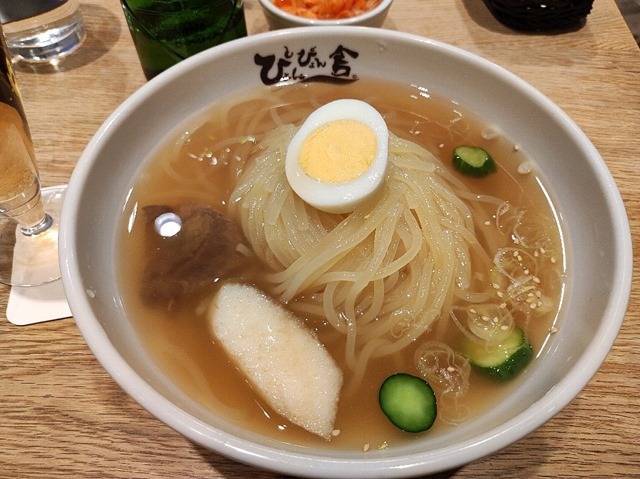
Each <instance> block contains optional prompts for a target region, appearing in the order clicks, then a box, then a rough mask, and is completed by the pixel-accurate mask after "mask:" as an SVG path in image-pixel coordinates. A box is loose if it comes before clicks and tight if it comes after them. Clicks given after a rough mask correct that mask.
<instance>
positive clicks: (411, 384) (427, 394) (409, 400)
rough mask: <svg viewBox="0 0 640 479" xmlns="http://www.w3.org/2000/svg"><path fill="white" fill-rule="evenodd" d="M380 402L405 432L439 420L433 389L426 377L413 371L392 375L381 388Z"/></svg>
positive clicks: (424, 428) (426, 427) (422, 429)
mask: <svg viewBox="0 0 640 479" xmlns="http://www.w3.org/2000/svg"><path fill="white" fill-rule="evenodd" d="M378 401H379V403H380V408H382V412H384V414H385V415H386V416H387V417H388V418H389V420H390V421H391V422H392V423H393V425H394V426H396V427H398V428H400V429H402V430H403V431H407V432H422V431H426V430H427V429H429V428H430V427H431V426H432V425H433V422H434V421H435V420H436V416H437V406H436V396H435V394H434V393H433V389H431V386H429V383H427V382H426V381H425V380H424V379H421V378H419V377H416V376H411V375H410V374H404V373H398V374H394V375H393V376H389V377H388V378H387V379H386V380H385V381H384V383H382V386H381V387H380V392H379V395H378Z"/></svg>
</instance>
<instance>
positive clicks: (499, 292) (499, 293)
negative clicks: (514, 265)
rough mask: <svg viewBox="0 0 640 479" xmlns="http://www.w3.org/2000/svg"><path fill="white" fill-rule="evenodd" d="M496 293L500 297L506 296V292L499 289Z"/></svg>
mask: <svg viewBox="0 0 640 479" xmlns="http://www.w3.org/2000/svg"><path fill="white" fill-rule="evenodd" d="M496 294H497V295H498V298H502V297H504V293H503V292H502V291H498V292H497V293H496Z"/></svg>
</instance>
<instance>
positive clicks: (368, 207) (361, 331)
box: [229, 125, 502, 377]
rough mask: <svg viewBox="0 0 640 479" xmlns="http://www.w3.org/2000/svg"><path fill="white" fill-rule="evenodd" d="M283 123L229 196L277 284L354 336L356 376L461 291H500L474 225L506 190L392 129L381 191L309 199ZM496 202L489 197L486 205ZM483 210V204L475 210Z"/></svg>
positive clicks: (283, 295)
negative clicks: (485, 185)
mask: <svg viewBox="0 0 640 479" xmlns="http://www.w3.org/2000/svg"><path fill="white" fill-rule="evenodd" d="M295 132H296V127H295V126H293V125H283V126H280V127H278V128H277V129H276V130H274V131H273V132H272V133H270V134H269V135H268V136H267V137H266V138H265V139H263V140H262V141H260V143H259V147H258V151H257V152H255V153H254V155H253V157H252V158H251V160H250V161H249V162H248V163H247V164H246V167H245V169H244V171H243V172H242V174H241V176H240V178H239V180H238V182H237V185H236V188H235V190H234V191H233V193H232V195H231V198H230V202H229V205H230V213H231V214H232V215H233V216H234V217H235V218H236V219H237V220H238V222H239V223H240V224H241V227H242V230H243V232H244V234H245V236H246V238H247V241H248V242H249V243H250V247H251V248H252V249H253V251H254V252H255V254H256V255H257V256H258V257H259V258H260V260H262V261H263V262H264V263H265V264H266V265H268V267H269V268H270V269H271V270H272V271H273V273H272V274H270V275H269V278H268V279H269V281H270V282H271V283H272V286H273V289H272V291H271V293H272V294H274V295H276V296H278V297H279V298H280V299H281V300H282V301H283V302H286V303H288V304H289V306H290V307H291V309H292V310H294V311H296V312H298V313H300V314H302V315H306V316H309V315H311V316H317V317H320V318H323V320H325V321H327V322H328V323H330V324H331V325H332V326H333V327H334V328H335V329H336V330H338V331H340V332H341V333H343V334H344V335H345V336H346V346H345V357H346V360H347V364H348V365H349V367H350V368H351V369H352V370H353V371H354V372H355V375H356V377H357V376H360V377H361V376H362V374H364V368H365V367H366V364H367V362H368V361H369V360H371V359H373V358H376V357H381V356H387V355H391V354H394V353H396V352H398V351H400V350H402V349H403V348H405V347H406V346H408V345H409V344H410V343H412V342H413V341H414V340H415V339H417V338H418V337H420V336H421V335H422V334H424V333H425V332H426V331H428V330H429V329H430V328H431V327H432V326H433V325H434V322H436V321H437V320H438V319H439V318H449V316H450V315H451V312H452V308H453V306H454V304H455V303H456V301H458V302H459V301H465V302H474V303H479V302H482V301H486V300H487V298H489V297H490V295H491V292H490V291H489V289H490V287H489V286H488V283H489V281H488V278H489V276H490V269H491V267H492V256H493V254H489V253H488V252H487V251H486V250H485V247H483V245H482V244H481V242H480V241H479V239H478V235H477V231H479V230H480V229H481V228H480V225H482V224H483V223H485V221H486V220H488V218H490V214H491V213H488V212H486V211H485V210H487V211H488V210H491V211H495V208H496V206H497V205H499V204H501V203H502V201H501V200H499V199H497V198H492V197H488V196H482V195H475V194H473V193H472V192H470V191H469V190H468V188H467V187H466V186H465V185H464V184H462V183H461V182H460V181H459V180H458V179H457V178H455V177H454V176H453V175H452V174H451V173H450V172H449V171H448V170H447V169H446V168H444V167H443V165H442V164H441V163H440V161H439V160H438V159H437V158H436V157H435V156H434V155H433V154H431V153H430V152H429V151H427V150H425V149H424V148H422V147H420V146H418V145H416V144H415V143H412V142H410V141H406V140H403V139H401V138H399V137H397V136H395V135H393V134H390V140H389V167H388V170H387V177H386V180H385V186H384V188H383V191H382V192H381V193H380V194H379V196H378V197H377V198H374V199H372V200H371V201H369V202H368V203H365V204H362V205H360V206H359V207H358V208H357V209H356V210H355V211H354V212H353V213H351V214H348V215H336V214H329V213H324V212H321V211H319V210H317V209H315V208H313V207H311V206H309V205H307V204H306V203H305V202H303V201H302V200H301V199H300V198H299V197H298V196H297V195H296V194H295V193H294V192H293V190H292V189H291V187H290V186H289V184H288V182H287V179H286V177H285V172H284V158H285V153H286V149H287V146H288V144H289V141H290V140H291V138H292V137H293V135H294V134H295ZM483 205H485V206H486V205H488V206H489V208H483ZM474 210H475V211H474Z"/></svg>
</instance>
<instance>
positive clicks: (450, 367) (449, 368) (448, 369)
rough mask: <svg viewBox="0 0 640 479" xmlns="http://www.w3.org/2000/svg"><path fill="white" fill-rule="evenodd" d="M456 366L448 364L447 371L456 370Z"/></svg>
mask: <svg viewBox="0 0 640 479" xmlns="http://www.w3.org/2000/svg"><path fill="white" fill-rule="evenodd" d="M455 370H456V368H454V367H453V366H448V367H447V371H449V372H450V373H452V372H455Z"/></svg>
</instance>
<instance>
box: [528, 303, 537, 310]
mask: <svg viewBox="0 0 640 479" xmlns="http://www.w3.org/2000/svg"><path fill="white" fill-rule="evenodd" d="M537 306H538V305H537V304H536V303H531V304H530V305H529V307H530V308H531V309H536V307H537Z"/></svg>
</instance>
